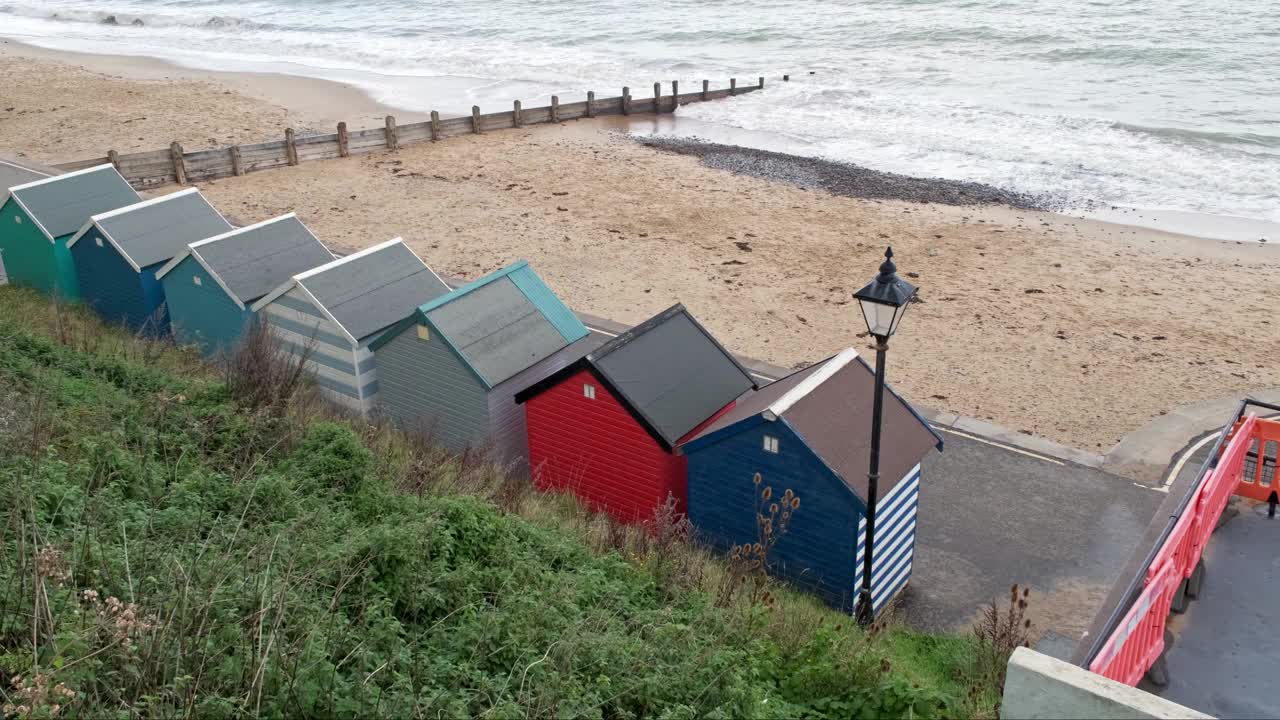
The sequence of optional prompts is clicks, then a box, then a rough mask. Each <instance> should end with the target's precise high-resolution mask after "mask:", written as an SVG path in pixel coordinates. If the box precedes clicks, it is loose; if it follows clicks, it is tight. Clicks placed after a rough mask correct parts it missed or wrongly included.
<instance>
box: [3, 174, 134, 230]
mask: <svg viewBox="0 0 1280 720" xmlns="http://www.w3.org/2000/svg"><path fill="white" fill-rule="evenodd" d="M9 193H10V194H11V195H12V196H13V197H14V199H16V200H17V201H18V203H19V204H20V205H22V207H23V208H24V209H25V210H26V211H27V214H28V215H30V216H31V218H32V219H33V220H35V221H36V224H38V225H39V226H40V229H41V231H43V232H44V234H45V236H47V237H48V238H49V240H50V241H52V240H53V239H54V238H59V237H62V236H63V235H70V234H71V233H74V232H76V231H77V230H79V229H80V228H81V227H82V226H83V225H84V223H85V221H86V220H87V219H88V218H89V217H90V216H92V215H96V214H98V213H102V212H107V211H109V210H115V209H116V208H121V207H124V206H126V205H132V204H134V203H136V202H138V200H140V199H141V198H140V197H139V196H138V193H137V192H136V191H135V190H134V189H133V187H131V186H130V185H129V182H128V181H127V180H125V179H124V178H123V177H121V175H120V173H118V172H116V169H115V167H113V166H111V165H98V166H97V167H91V168H88V169H85V170H79V171H76V172H70V173H64V174H62V175H54V176H53V177H49V178H44V179H43V180H34V181H32V182H28V183H25V184H22V185H15V186H13V187H11V188H9Z"/></svg>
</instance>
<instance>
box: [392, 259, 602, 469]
mask: <svg viewBox="0 0 1280 720" xmlns="http://www.w3.org/2000/svg"><path fill="white" fill-rule="evenodd" d="M587 336H588V331H587V328H586V326H585V325H583V324H582V322H581V321H579V320H578V318H577V316H575V315H574V314H573V311H571V310H570V309H569V308H567V307H565V305H564V303H563V302H561V301H560V298H558V297H556V294H555V293H554V292H552V291H551V288H549V287H547V285H546V284H545V283H544V282H542V279H541V278H539V277H538V274H537V273H535V272H534V271H533V268H531V267H529V263H528V262H526V261H524V260H521V261H520V262H518V263H515V264H514V265H511V266H509V267H506V268H503V269H501V270H498V271H496V272H493V273H490V274H489V275H486V276H484V277H483V278H480V279H479V280H476V281H475V282H473V283H470V284H468V285H464V286H462V287H460V288H458V289H457V290H454V291H453V292H451V293H449V294H448V295H445V296H443V297H438V298H436V299H434V300H432V301H431V302H429V303H426V304H425V305H422V306H421V307H419V308H418V309H417V311H416V312H415V313H414V314H413V315H412V316H410V317H408V318H406V319H405V320H403V321H402V322H400V323H398V324H396V325H395V326H393V327H392V328H391V329H390V330H389V331H388V332H387V333H385V334H384V335H383V336H382V337H381V338H379V339H378V340H376V341H375V342H374V343H373V344H372V345H370V348H371V349H372V350H373V354H374V356H375V357H376V358H377V361H378V386H379V388H380V391H381V392H380V396H381V398H382V409H383V411H384V412H385V413H386V414H387V415H388V416H390V417H391V418H393V419H394V420H396V421H397V422H399V423H400V424H401V425H402V426H404V427H407V428H409V429H412V430H420V431H422V432H425V433H428V434H429V435H430V436H431V437H432V438H434V439H435V440H437V441H439V442H440V443H441V444H442V445H444V446H445V447H448V448H451V449H453V450H463V449H465V448H473V447H481V446H487V447H489V448H490V449H491V450H492V451H493V453H494V457H495V459H498V460H500V461H502V462H507V463H513V464H517V465H522V464H524V462H525V458H527V457H528V454H529V445H528V438H527V436H526V429H525V414H524V408H522V407H520V406H519V405H517V404H516V403H515V394H516V392H518V391H520V390H523V389H525V388H526V387H528V386H529V385H532V384H533V383H534V382H535V381H537V380H541V379H542V378H543V377H545V376H547V375H550V374H551V373H553V372H555V371H556V370H559V369H561V368H563V367H565V366H566V365H569V364H572V363H573V362H574V361H576V360H578V359H579V358H581V357H582V356H583V355H586V354H587V351H588V350H589V349H590V348H589V347H588V346H587V344H586V343H583V342H580V341H582V340H584V339H585V338H587Z"/></svg>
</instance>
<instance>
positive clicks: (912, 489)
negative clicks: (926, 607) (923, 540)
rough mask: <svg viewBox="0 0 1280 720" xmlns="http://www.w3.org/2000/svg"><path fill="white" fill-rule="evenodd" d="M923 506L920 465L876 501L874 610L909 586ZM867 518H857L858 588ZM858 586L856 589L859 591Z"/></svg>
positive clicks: (860, 577) (860, 582)
mask: <svg viewBox="0 0 1280 720" xmlns="http://www.w3.org/2000/svg"><path fill="white" fill-rule="evenodd" d="M919 507H920V465H919V464H917V465H916V466H915V467H913V468H911V470H909V471H908V472H907V474H906V475H905V476H903V478H902V481H901V482H899V483H898V484H897V485H896V486H895V487H894V488H893V489H892V490H890V491H889V494H888V495H886V496H884V497H882V498H880V499H879V501H878V502H877V503H876V546H875V549H874V552H875V557H874V558H873V559H872V562H873V563H874V565H873V566H872V568H871V606H872V608H873V609H874V610H875V612H877V613H878V612H880V609H881V608H882V607H884V606H885V604H887V603H888V602H889V601H890V600H892V599H893V598H894V596H895V595H897V594H898V591H900V590H901V589H902V588H903V587H905V586H906V584H907V580H908V579H910V577H911V563H912V560H913V559H914V556H915V549H916V511H917V509H918V508H919ZM866 542H867V519H866V518H865V517H864V518H861V519H860V520H859V521H858V552H857V557H856V565H855V566H854V567H855V568H857V570H856V572H855V573H854V577H856V578H857V581H856V582H857V587H862V558H863V553H864V551H865V548H866ZM856 590H857V588H855V592H856Z"/></svg>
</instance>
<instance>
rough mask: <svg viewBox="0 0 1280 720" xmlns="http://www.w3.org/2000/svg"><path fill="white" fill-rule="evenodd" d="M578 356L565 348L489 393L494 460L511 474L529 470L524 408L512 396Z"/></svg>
mask: <svg viewBox="0 0 1280 720" xmlns="http://www.w3.org/2000/svg"><path fill="white" fill-rule="evenodd" d="M582 354H583V352H582V350H580V349H579V348H578V347H577V346H575V345H573V344H569V345H566V346H564V347H563V348H560V350H559V351H557V352H556V353H554V354H552V355H550V356H548V357H546V358H544V359H543V360H542V362H540V363H537V364H536V365H533V366H532V367H529V368H526V369H524V370H523V371H521V372H519V373H517V374H516V375H514V376H512V377H510V378H508V379H507V381H506V382H503V383H499V384H498V386H497V387H495V388H493V389H492V390H490V391H489V436H490V442H491V444H492V447H493V451H494V456H495V457H496V458H497V459H498V460H499V461H501V462H503V463H506V464H507V465H508V466H510V467H511V469H512V470H513V471H517V472H527V471H528V469H529V427H528V423H527V422H526V421H525V408H524V406H523V405H517V404H516V393H518V392H520V391H521V390H524V389H525V388H527V387H529V386H530V385H532V384H533V383H535V382H537V381H539V380H541V379H543V378H545V377H548V376H550V375H552V374H553V373H555V372H557V371H559V370H562V369H563V368H564V367H565V366H567V365H570V364H572V363H573V362H575V361H576V360H577V359H578V358H579V357H581V355H582Z"/></svg>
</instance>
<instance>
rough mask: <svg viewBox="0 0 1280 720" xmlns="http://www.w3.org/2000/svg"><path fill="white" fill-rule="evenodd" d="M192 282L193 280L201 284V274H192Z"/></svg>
mask: <svg viewBox="0 0 1280 720" xmlns="http://www.w3.org/2000/svg"><path fill="white" fill-rule="evenodd" d="M191 282H193V283H195V284H197V285H199V284H200V276H199V275H192V276H191Z"/></svg>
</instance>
